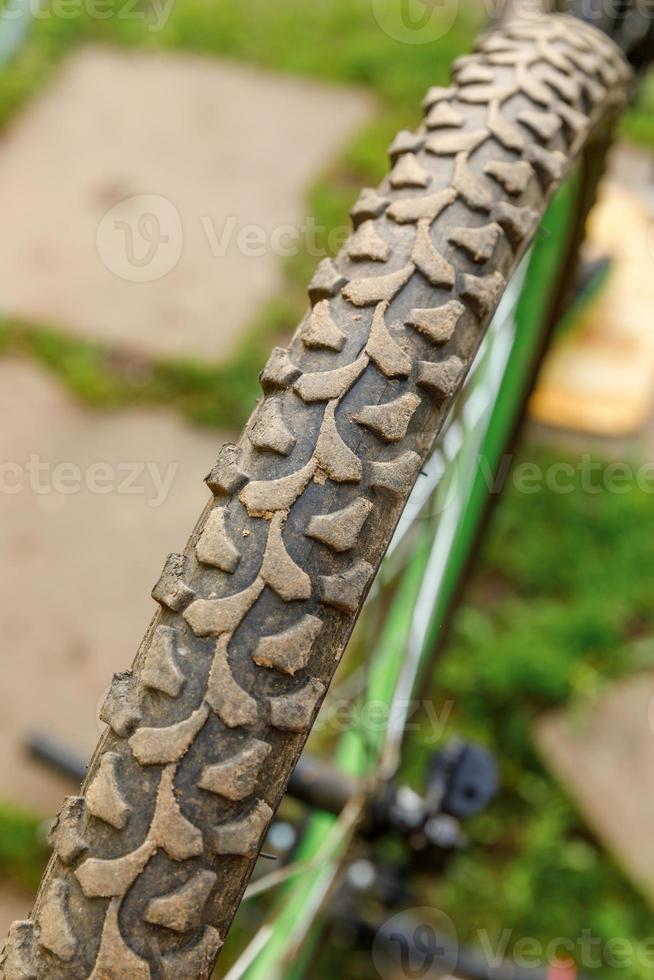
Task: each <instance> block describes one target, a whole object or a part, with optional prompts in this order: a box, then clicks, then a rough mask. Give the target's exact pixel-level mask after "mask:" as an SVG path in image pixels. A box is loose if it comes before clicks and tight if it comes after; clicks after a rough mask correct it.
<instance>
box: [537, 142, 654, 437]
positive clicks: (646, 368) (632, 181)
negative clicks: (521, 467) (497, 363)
mask: <svg viewBox="0 0 654 980" xmlns="http://www.w3.org/2000/svg"><path fill="white" fill-rule="evenodd" d="M653 178H654V158H652V155H651V154H650V153H647V152H644V151H642V152H640V151H635V150H629V152H627V150H626V149H624V148H623V149H619V148H618V151H617V152H616V154H615V156H614V160H613V163H612V167H611V170H610V180H607V181H606V182H605V183H604V185H603V187H602V191H601V194H600V198H599V202H598V204H597V205H596V207H595V208H594V209H593V211H592V213H591V216H590V221H589V227H588V236H589V242H588V246H589V247H588V248H587V251H588V253H589V254H590V255H591V256H597V257H599V256H602V257H603V256H607V255H608V256H610V257H611V259H612V263H613V265H612V268H611V273H610V277H609V279H608V282H607V283H606V284H605V286H604V287H603V288H602V289H601V290H600V292H599V294H598V295H597V296H596V297H595V298H594V299H593V301H592V302H591V303H590V305H589V307H588V309H587V310H586V311H584V313H583V315H582V317H581V318H580V320H579V322H578V323H577V324H575V326H574V327H573V329H572V330H571V331H570V332H569V333H567V334H565V335H564V336H562V337H561V338H560V339H559V340H558V341H557V342H556V343H555V344H554V345H553V347H552V348H551V350H550V351H549V353H548V355H547V357H546V359H545V362H544V365H543V368H542V370H541V374H540V378H539V381H538V385H537V388H536V391H535V393H534V395H533V397H532V399H531V403H530V412H531V415H532V417H533V418H534V419H535V420H536V421H538V422H540V423H543V424H545V425H551V426H555V427H557V428H567V429H572V430H575V431H577V432H583V433H587V434H590V435H595V436H600V437H611V438H625V437H628V436H630V435H632V434H634V433H636V432H638V431H639V430H640V429H642V428H643V426H644V425H645V423H646V422H647V421H648V419H649V418H650V416H651V414H652V408H653V406H654V331H652V310H653V309H654V222H653V221H652V218H653V217H654V194H653V193H652V190H653Z"/></svg>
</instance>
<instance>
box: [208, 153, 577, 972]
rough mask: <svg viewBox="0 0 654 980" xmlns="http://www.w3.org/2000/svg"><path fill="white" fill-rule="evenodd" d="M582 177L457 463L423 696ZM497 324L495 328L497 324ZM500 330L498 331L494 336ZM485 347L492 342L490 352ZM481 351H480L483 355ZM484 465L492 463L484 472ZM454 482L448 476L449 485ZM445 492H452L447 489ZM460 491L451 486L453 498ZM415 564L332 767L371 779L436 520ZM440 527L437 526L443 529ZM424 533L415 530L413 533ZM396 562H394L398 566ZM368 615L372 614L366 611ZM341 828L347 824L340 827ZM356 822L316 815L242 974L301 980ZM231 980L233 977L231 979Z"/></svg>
mask: <svg viewBox="0 0 654 980" xmlns="http://www.w3.org/2000/svg"><path fill="white" fill-rule="evenodd" d="M580 185H581V177H580V174H579V172H578V171H574V172H573V173H572V175H571V176H570V177H569V178H568V179H567V181H566V182H565V184H564V185H563V186H562V187H561V188H560V189H559V191H558V193H557V194H556V196H555V197H554V198H553V200H552V202H551V203H550V206H549V208H548V210H547V212H546V214H545V217H544V218H543V221H542V223H541V226H540V229H539V232H538V234H537V236H536V239H535V241H534V243H533V244H532V246H531V249H530V251H529V253H528V254H527V256H526V257H525V258H524V259H523V264H522V266H521V267H520V270H519V271H518V272H517V273H516V276H520V275H523V276H524V278H523V282H522V289H521V291H520V293H519V296H518V297H517V300H516V303H515V306H514V309H513V311H512V316H513V320H514V323H513V326H514V332H513V337H512V344H511V348H510V351H509V352H508V356H507V359H506V362H505V368H504V372H503V375H502V378H501V382H500V385H499V388H498V390H497V395H496V398H495V401H494V404H493V406H492V410H491V412H490V415H489V417H488V418H487V419H485V420H484V433H483V438H482V440H481V442H477V443H476V444H475V445H474V446H473V451H472V453H470V452H468V456H469V458H468V459H466V451H467V450H469V448H470V447H467V446H466V443H465V440H464V441H463V443H462V444H461V446H460V449H459V457H458V461H459V463H460V464H461V465H462V466H463V469H464V470H465V469H466V467H467V471H468V474H469V476H470V479H469V481H468V483H466V484H465V485H463V486H462V487H459V488H458V489H459V493H460V496H459V499H458V506H459V511H458V514H457V515H456V526H455V527H454V528H453V530H452V532H451V534H450V538H449V542H448V545H449V546H448V548H447V554H445V555H440V556H438V555H437V556H436V557H437V558H439V559H440V561H441V569H440V575H439V578H438V582H437V587H436V589H435V590H434V592H433V594H431V595H430V596H429V602H430V609H429V625H428V628H427V629H426V630H425V631H424V635H422V636H421V637H419V651H418V659H419V663H418V664H417V666H416V670H415V676H414V677H412V680H413V684H412V687H413V689H414V690H415V689H416V688H417V686H418V684H419V682H420V681H421V680H424V676H425V673H426V670H427V667H428V665H429V664H430V663H431V660H432V657H433V654H434V650H435V648H436V647H437V645H438V643H439V633H441V631H442V627H443V624H444V622H445V620H446V617H447V614H448V611H449V609H450V608H451V605H452V602H453V599H454V597H455V592H456V590H457V587H458V585H459V583H460V581H461V578H462V575H463V573H464V571H465V568H466V564H467V561H468V559H469V556H470V553H471V550H472V549H473V547H474V544H475V541H476V537H477V534H478V532H479V528H480V525H481V522H482V519H483V516H484V513H485V509H486V506H487V503H488V498H489V493H490V488H489V477H490V476H492V474H495V472H496V471H497V469H498V467H499V465H500V462H501V459H502V454H503V453H504V452H505V450H506V447H507V444H508V443H509V442H510V440H511V436H512V434H513V431H514V428H515V426H516V422H517V420H518V418H519V416H520V412H521V409H522V407H523V405H524V402H525V398H526V397H527V394H528V391H529V385H530V382H531V379H532V376H533V372H534V369H535V366H536V364H537V360H538V356H539V353H540V350H541V347H542V343H543V337H544V331H545V330H546V329H547V327H548V322H547V321H548V319H549V312H550V310H551V305H550V304H551V298H552V289H553V284H554V283H556V282H557V281H558V279H559V277H560V274H561V269H562V262H564V261H565V257H566V254H567V251H568V249H567V245H568V243H569V239H570V234H571V230H572V228H573V226H574V218H575V215H576V207H577V204H578V198H579V194H580ZM494 322H495V321H494ZM491 329H492V325H491V328H489V331H490V330H491ZM482 349H483V344H482ZM480 353H481V352H480ZM480 461H482V462H483V464H484V465H479V464H480ZM447 477H448V474H447V473H446V474H444V476H443V482H444V483H446V481H447ZM438 489H439V490H441V492H442V490H443V488H442V487H441V486H440V485H439V488H438ZM456 489H457V488H456V487H455V488H454V491H452V487H449V488H448V487H447V486H445V492H447V491H448V490H449V491H450V492H454V495H455V497H456ZM415 524H416V526H417V533H416V534H414V535H413V536H412V542H411V543H412V546H413V550H412V553H411V557H410V559H409V561H408V562H407V564H406V565H405V567H404V568H403V570H402V573H401V575H400V576H399V582H398V584H397V587H396V589H395V592H394V595H393V599H392V602H391V604H390V608H389V610H388V614H387V616H386V618H385V622H384V626H383V629H382V632H381V635H380V636H379V639H378V642H377V644H376V646H375V648H374V649H373V650H372V651H371V654H370V663H371V666H370V671H369V674H368V683H367V689H366V691H365V694H364V701H363V704H362V709H363V710H361V711H360V712H358V714H357V718H358V719H359V720H355V722H354V724H353V725H352V727H351V728H349V729H348V730H347V731H346V732H345V733H344V734H343V735H342V736H341V739H340V742H339V744H338V747H337V751H336V753H335V757H334V759H333V761H334V763H335V765H336V766H337V767H338V768H340V769H341V770H342V771H343V772H344V773H347V774H349V775H353V776H357V777H360V778H362V779H364V778H366V777H371V776H373V775H374V774H375V773H376V772H377V771H378V766H379V762H380V756H382V757H383V751H384V742H385V739H386V735H387V733H386V732H385V731H384V730H383V729H381V728H380V729H378V730H374V729H373V730H367V729H366V728H365V726H364V724H363V722H362V721H361V719H362V718H365V717H366V711H365V707H366V705H375V709H376V710H378V709H379V707H380V706H382V707H385V708H386V709H387V712H388V714H387V717H388V718H391V717H393V704H394V699H395V697H396V691H397V687H398V684H399V682H400V679H401V675H402V671H403V667H404V665H405V661H406V656H407V645H408V643H409V641H410V631H411V626H412V620H413V617H414V612H415V607H416V603H417V602H418V599H419V596H420V594H421V590H424V588H425V586H424V583H425V581H428V580H426V578H425V576H426V574H428V572H429V567H430V558H432V559H433V557H434V527H433V524H434V522H433V521H432V520H430V519H429V518H426V519H425V520H423V521H420V520H418V521H416V522H415ZM436 527H437V528H438V521H436ZM413 530H414V531H415V530H416V527H414V528H413ZM389 560H390V561H392V556H391V559H389ZM363 615H364V616H365V611H364V613H363ZM339 821H340V823H339ZM354 826H355V821H354V820H352V821H350V822H345V823H344V822H343V820H342V818H339V817H336V816H334V815H332V814H328V813H324V812H318V813H315V814H314V815H313V816H312V817H311V819H310V821H309V823H308V825H307V828H306V830H305V832H304V834H303V837H302V840H301V842H300V845H299V848H298V850H297V852H296V854H295V857H294V861H295V863H296V865H297V869H298V871H297V874H295V875H294V876H293V877H292V878H291V879H290V880H289V881H288V882H287V883H286V885H285V886H284V887H283V889H282V892H281V894H280V896H279V900H278V902H277V904H276V906H275V909H274V912H273V915H272V917H271V918H270V920H269V923H268V926H267V927H266V929H265V930H264V931H263V932H262V933H261V934H260V942H259V946H258V947H257V948H256V949H253V950H252V957H251V962H250V964H249V966H247V968H245V969H244V970H243V971H242V972H239V973H238V976H239V977H241V976H242V977H244V978H247V980H301V978H302V976H303V975H304V972H305V969H306V966H307V962H308V959H309V957H310V956H311V952H312V949H313V948H314V947H315V943H316V942H317V940H318V937H319V935H320V922H319V921H318V913H319V911H320V909H321V907H322V905H323V902H324V900H325V898H326V896H327V895H328V893H329V891H330V888H331V886H332V884H333V882H334V880H335V878H336V875H337V874H338V869H339V867H340V861H341V859H342V857H343V855H344V853H345V851H346V850H347V847H348V845H349V843H350V841H351V838H352V834H353V832H354ZM227 976H228V978H229V977H230V974H228V975H227ZM234 976H236V974H234Z"/></svg>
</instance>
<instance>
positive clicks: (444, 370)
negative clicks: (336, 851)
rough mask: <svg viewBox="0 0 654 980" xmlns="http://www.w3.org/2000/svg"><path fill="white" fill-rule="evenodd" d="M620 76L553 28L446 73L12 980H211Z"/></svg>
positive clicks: (59, 827) (273, 397)
mask: <svg viewBox="0 0 654 980" xmlns="http://www.w3.org/2000/svg"><path fill="white" fill-rule="evenodd" d="M630 77H631V76H630V71H629V69H628V66H627V65H626V63H625V62H624V60H623V58H622V56H621V55H620V53H619V51H618V50H617V49H616V48H615V46H614V45H613V44H612V43H611V42H610V41H608V40H607V39H606V38H605V37H604V36H603V35H602V34H600V33H599V32H598V31H596V30H595V29H593V28H591V27H588V26H587V25H583V24H580V23H579V22H577V21H573V20H572V19H571V18H568V17H566V16H558V15H557V16H548V17H542V18H538V19H534V20H529V21H528V22H524V23H520V22H515V23H513V24H509V25H507V26H506V27H504V28H503V29H501V30H499V31H495V32H492V33H490V34H488V35H486V36H485V37H483V38H481V40H480V41H479V43H478V45H477V49H476V51H475V53H474V54H472V55H467V56H465V57H463V58H461V59H459V60H458V61H457V62H456V63H455V66H454V68H453V82H452V85H451V86H450V87H449V88H433V89H431V90H430V91H429V92H428V94H427V98H426V99H425V104H424V105H425V112H426V118H425V121H424V123H423V124H422V126H421V127H420V128H419V129H418V130H417V131H416V132H415V133H409V132H407V131H403V132H401V133H400V134H398V136H397V137H396V139H395V140H394V142H393V144H392V146H391V147H390V156H391V162H392V165H393V166H392V170H391V171H390V173H389V175H388V177H387V178H386V179H385V180H384V181H383V183H382V184H381V185H380V187H379V188H378V189H377V190H370V189H367V190H365V191H363V192H362V195H361V196H360V198H359V200H358V201H357V203H356V204H355V206H354V208H353V209H352V218H353V224H354V232H353V234H352V235H351V236H350V238H349V239H348V242H347V243H346V245H345V246H344V248H343V250H342V251H341V253H339V255H338V256H337V258H336V259H335V260H331V259H324V260H323V261H322V262H321V263H320V264H319V266H318V269H317V271H316V274H315V275H314V278H313V279H312V281H311V283H310V285H309V297H310V301H311V309H310V310H309V312H308V313H307V315H306V317H305V318H304V320H303V321H302V323H301V324H300V326H299V327H298V329H297V331H296V333H295V335H294V337H293V340H292V342H291V344H290V346H289V348H286V349H282V348H275V350H274V351H273V353H272V354H271V357H270V359H269V361H268V363H267V365H266V367H265V368H264V370H263V372H262V374H261V384H262V388H263V391H264V397H263V399H262V401H261V402H260V403H259V405H258V406H257V408H256V410H255V412H254V413H253V415H252V417H251V419H250V420H249V422H248V423H247V425H246V427H245V430H244V432H243V435H242V437H241V439H240V442H239V444H238V446H233V445H228V446H224V447H223V449H222V450H221V452H220V453H219V457H218V461H217V462H216V464H215V466H214V467H213V469H212V471H211V473H210V474H209V476H208V477H207V483H208V486H209V488H210V489H211V491H212V493H213V499H212V500H211V501H210V502H209V504H208V505H207V508H206V509H205V511H204V513H203V514H202V516H201V518H200V521H199V522H198V524H197V526H196V528H195V530H194V532H193V534H192V535H191V538H190V541H189V543H188V545H187V547H186V549H185V551H184V553H183V554H179V555H171V556H169V558H168V560H167V561H166V564H165V567H164V571H163V573H162V576H161V578H160V580H159V581H158V583H157V585H156V586H155V588H154V590H153V597H154V598H155V599H156V600H157V602H158V603H159V606H160V608H159V610H158V612H157V614H156V615H155V617H154V619H153V621H152V623H151V624H150V627H149V629H148V632H147V634H146V636H145V638H144V640H143V643H142V644H141V647H140V649H139V651H138V653H137V656H136V659H135V661H134V664H133V667H132V669H131V670H129V671H125V672H123V673H119V674H116V675H115V677H114V680H113V683H112V686H111V689H110V693H109V695H108V697H107V700H106V702H105V704H104V707H103V709H102V711H101V718H102V719H103V721H105V722H106V723H107V729H106V732H105V733H104V735H103V737H102V738H101V740H100V743H99V745H98V748H97V749H96V752H95V754H94V756H93V759H92V761H91V764H90V767H89V771H88V775H87V778H86V780H85V782H84V785H83V788H82V795H80V796H78V797H69V798H68V799H67V800H66V801H65V803H64V806H63V809H62V811H61V813H60V814H59V817H58V819H57V821H56V823H55V826H54V828H53V830H52V833H51V843H52V845H53V855H52V858H51V860H50V863H49V865H48V868H47V870H46V873H45V875H44V878H43V881H42V884H41V888H40V890H39V893H38V896H37V899H36V903H35V906H34V910H33V913H32V918H31V919H29V920H24V921H19V922H16V923H14V924H13V925H12V927H11V930H10V934H9V939H8V941H7V943H6V945H5V949H4V952H3V959H2V970H3V973H4V976H5V980H22V978H43V977H48V978H51V980H59V978H68V980H78V978H79V980H86V978H89V980H125V978H134V980H150V978H156V980H169V978H175V980H184V978H189V980H190V978H193V980H198V978H200V980H202V978H207V977H208V976H210V974H211V971H212V969H213V965H214V963H215V960H216V958H217V955H218V953H219V950H220V947H221V944H222V940H223V939H224V936H225V934H226V932H227V930H228V928H229V925H230V923H231V921H232V918H233V916H234V914H235V912H236V909H237V908H238V905H239V902H240V899H241V897H242V894H243V891H244V889H245V886H246V884H247V881H248V879H249V877H250V874H251V871H252V868H253V866H254V862H255V861H256V858H257V855H258V851H259V847H260V844H261V840H262V838H263V836H264V834H265V831H266V828H267V826H268V824H269V822H270V820H271V818H272V816H273V814H274V811H275V809H276V807H277V806H278V804H279V802H280V800H281V798H282V796H283V793H284V790H285V787H286V784H287V781H288V779H289V776H290V773H291V771H292V769H293V767H294V765H295V763H296V761H297V759H298V757H299V755H300V753H301V751H302V747H303V745H304V742H305V741H306V738H307V736H308V734H309V731H310V729H311V726H312V723H313V720H314V718H315V716H316V713H317V711H318V709H319V707H320V704H321V701H322V699H323V697H324V695H325V692H326V690H327V687H328V685H329V682H330V679H331V676H332V674H333V672H334V670H335V667H336V665H337V663H338V661H339V658H340V656H341V654H342V652H343V649H344V648H345V645H346V643H347V640H348V638H349V635H350V633H351V630H352V628H353V625H354V622H355V620H356V617H357V615H358V613H359V611H360V609H361V606H362V603H363V601H364V599H365V596H366V593H367V591H368V589H369V587H370V585H371V582H372V579H373V577H374V574H375V572H376V570H377V568H378V566H379V564H380V562H381V560H382V557H383V555H384V552H385V549H386V547H387V545H388V543H389V540H390V537H391V535H392V532H393V529H394V527H395V525H396V523H397V520H398V518H399V516H400V513H401V511H402V508H403V506H404V504H405V502H406V499H407V497H408V495H409V493H410V491H411V489H412V486H413V484H414V482H415V480H416V478H417V476H418V474H419V471H420V468H421V464H422V462H423V460H424V459H425V457H426V456H427V454H428V453H429V450H430V447H431V445H432V444H433V441H434V439H435V437H436V436H437V433H438V431H439V428H440V426H441V424H442V422H443V420H444V417H445V415H446V412H447V407H448V404H449V402H450V401H451V399H452V398H453V397H454V396H455V394H456V392H457V391H458V389H459V388H460V386H461V384H462V383H463V380H464V378H465V374H466V371H467V369H468V367H469V366H470V364H471V362H472V359H473V357H474V354H475V352H476V350H477V348H478V346H479V343H480V342H481V339H482V337H483V332H484V329H485V327H486V325H487V324H488V322H489V320H490V318H491V316H492V314H493V311H494V309H495V307H496V305H497V303H498V302H499V299H500V297H501V295H502V293H503V290H504V288H505V285H506V283H507V282H508V280H509V279H510V276H511V273H512V271H513V270H514V269H515V267H516V265H517V263H518V261H519V259H520V258H521V256H522V255H523V254H524V252H525V250H526V248H527V247H528V244H529V242H530V240H531V238H532V237H533V235H534V233H535V231H536V229H537V227H538V224H539V220H540V217H541V216H542V214H543V212H544V210H545V208H546V205H547V203H548V201H549V199H550V198H551V196H552V194H553V193H554V191H555V190H556V188H557V187H558V185H559V184H560V183H561V181H562V180H563V179H564V177H565V175H566V173H567V171H568V169H569V167H570V165H571V164H572V162H573V161H574V159H575V158H576V157H577V156H578V155H579V154H580V152H581V151H582V149H583V147H584V145H585V144H586V143H587V141H588V140H589V139H590V138H591V137H592V135H593V133H595V132H596V131H597V129H598V128H599V127H603V126H605V125H608V124H609V123H610V121H611V120H612V119H613V118H614V116H615V115H616V114H617V113H618V112H619V110H620V108H621V106H622V105H623V103H624V101H625V99H626V96H627V93H628V88H629V81H630Z"/></svg>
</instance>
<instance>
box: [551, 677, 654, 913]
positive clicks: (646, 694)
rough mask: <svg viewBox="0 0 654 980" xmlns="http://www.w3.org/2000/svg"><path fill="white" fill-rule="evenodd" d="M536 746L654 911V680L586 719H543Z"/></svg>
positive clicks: (632, 686)
mask: <svg viewBox="0 0 654 980" xmlns="http://www.w3.org/2000/svg"><path fill="white" fill-rule="evenodd" d="M535 734H536V741H537V744H538V745H539V747H540V749H541V751H542V753H543V757H544V759H545V761H546V762H547V764H548V765H549V767H550V768H551V770H552V771H553V772H554V773H555V774H556V775H557V776H558V777H559V778H560V779H561V781H562V783H563V784H564V786H565V787H566V789H567V790H568V792H569V793H570V795H571V796H572V798H573V799H574V800H575V802H576V803H577V805H578V806H579V809H580V811H581V813H582V815H583V817H584V819H585V821H586V822H587V824H588V826H589V827H590V828H591V829H592V830H593V831H594V832H595V833H596V834H597V836H598V837H599V838H600V840H602V841H603V842H604V843H605V844H606V845H607V846H608V847H609V849H610V850H611V852H612V853H613V856H614V857H615V859H616V861H617V862H618V863H619V864H620V865H622V867H623V869H624V871H625V872H626V874H627V875H628V877H630V878H631V880H632V881H633V882H634V883H635V884H636V885H637V886H638V887H639V889H640V890H641V891H642V892H643V894H644V895H645V896H646V898H647V899H648V900H649V902H650V904H651V905H652V908H654V836H653V835H652V826H654V775H653V774H654V673H652V672H648V673H645V674H640V675H636V676H635V677H632V678H629V679H628V680H625V681H622V682H621V683H619V684H614V685H612V686H611V687H610V688H609V689H608V690H607V691H606V693H605V694H604V695H603V696H602V697H601V698H599V699H598V701H597V702H596V704H594V705H593V706H592V708H589V709H588V710H586V711H584V712H583V713H580V712H576V713H571V712H566V713H561V712H555V713H553V714H551V715H548V716H547V717H545V718H542V719H541V720H540V721H539V722H538V724H537V725H536V729H535Z"/></svg>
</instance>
